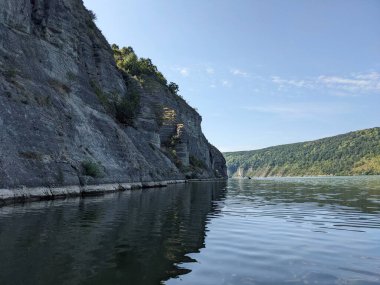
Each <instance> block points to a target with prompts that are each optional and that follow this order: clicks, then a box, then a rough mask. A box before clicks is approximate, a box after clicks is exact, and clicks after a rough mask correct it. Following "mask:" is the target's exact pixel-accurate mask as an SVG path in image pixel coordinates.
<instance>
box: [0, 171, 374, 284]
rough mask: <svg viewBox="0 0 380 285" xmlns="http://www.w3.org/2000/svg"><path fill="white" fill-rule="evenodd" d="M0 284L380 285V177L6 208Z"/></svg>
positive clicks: (243, 183)
mask: <svg viewBox="0 0 380 285" xmlns="http://www.w3.org/2000/svg"><path fill="white" fill-rule="evenodd" d="M0 284H4V285H8V284H10V285H16V284H131V285H138V284H147V285H149V284H167V285H174V284H197V285H208V284H213V285H219V284H237V285H239V284H360V285H362V284H380V177H379V176H373V177H354V178H347V177H338V178H291V179H290V178H288V179H284V178H282V179H258V180H230V181H229V182H227V183H224V182H219V183H211V182H203V183H189V184H187V185H173V186H170V187H168V188H167V189H150V190H140V191H132V192H124V193H117V194H113V195H108V196H104V197H93V198H85V199H79V198H78V199H67V200H64V201H58V200H57V201H49V202H35V203H30V204H25V205H15V206H6V207H2V208H0Z"/></svg>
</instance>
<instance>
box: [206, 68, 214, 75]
mask: <svg viewBox="0 0 380 285" xmlns="http://www.w3.org/2000/svg"><path fill="white" fill-rule="evenodd" d="M206 72H207V73H208V74H214V73H215V70H214V69H213V68H211V67H208V68H206Z"/></svg>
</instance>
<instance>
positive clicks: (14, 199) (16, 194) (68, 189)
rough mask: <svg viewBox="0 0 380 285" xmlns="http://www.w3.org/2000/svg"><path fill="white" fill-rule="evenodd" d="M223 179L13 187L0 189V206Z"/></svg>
mask: <svg viewBox="0 0 380 285" xmlns="http://www.w3.org/2000/svg"><path fill="white" fill-rule="evenodd" d="M219 180H225V179H205V180H201V179H190V180H166V181H151V182H132V183H112V184H99V185H84V186H80V185H73V186H61V187H25V186H22V187H19V188H14V189H0V207H1V206H4V205H7V204H13V203H23V202H32V201H40V200H54V199H65V198H67V197H78V196H92V195H104V194H107V193H114V192H119V191H126V190H134V189H142V188H160V187H167V186H168V185H170V184H180V183H189V182H197V181H219Z"/></svg>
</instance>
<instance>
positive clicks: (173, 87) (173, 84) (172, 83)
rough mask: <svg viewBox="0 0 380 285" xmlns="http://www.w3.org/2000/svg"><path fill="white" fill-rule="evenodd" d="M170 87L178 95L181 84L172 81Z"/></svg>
mask: <svg viewBox="0 0 380 285" xmlns="http://www.w3.org/2000/svg"><path fill="white" fill-rule="evenodd" d="M168 88H169V90H170V92H172V93H173V94H174V95H178V92H179V86H178V85H177V84H175V83H174V82H170V83H169V85H168Z"/></svg>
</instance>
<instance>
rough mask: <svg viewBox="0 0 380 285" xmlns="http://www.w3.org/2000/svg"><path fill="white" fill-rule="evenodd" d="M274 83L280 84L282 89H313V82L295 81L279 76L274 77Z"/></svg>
mask: <svg viewBox="0 0 380 285" xmlns="http://www.w3.org/2000/svg"><path fill="white" fill-rule="evenodd" d="M272 82H273V83H275V84H278V85H279V86H280V87H286V86H294V87H308V88H311V87H312V84H311V82H307V81H305V80H295V79H290V80H289V79H283V78H281V77H279V76H272Z"/></svg>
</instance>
